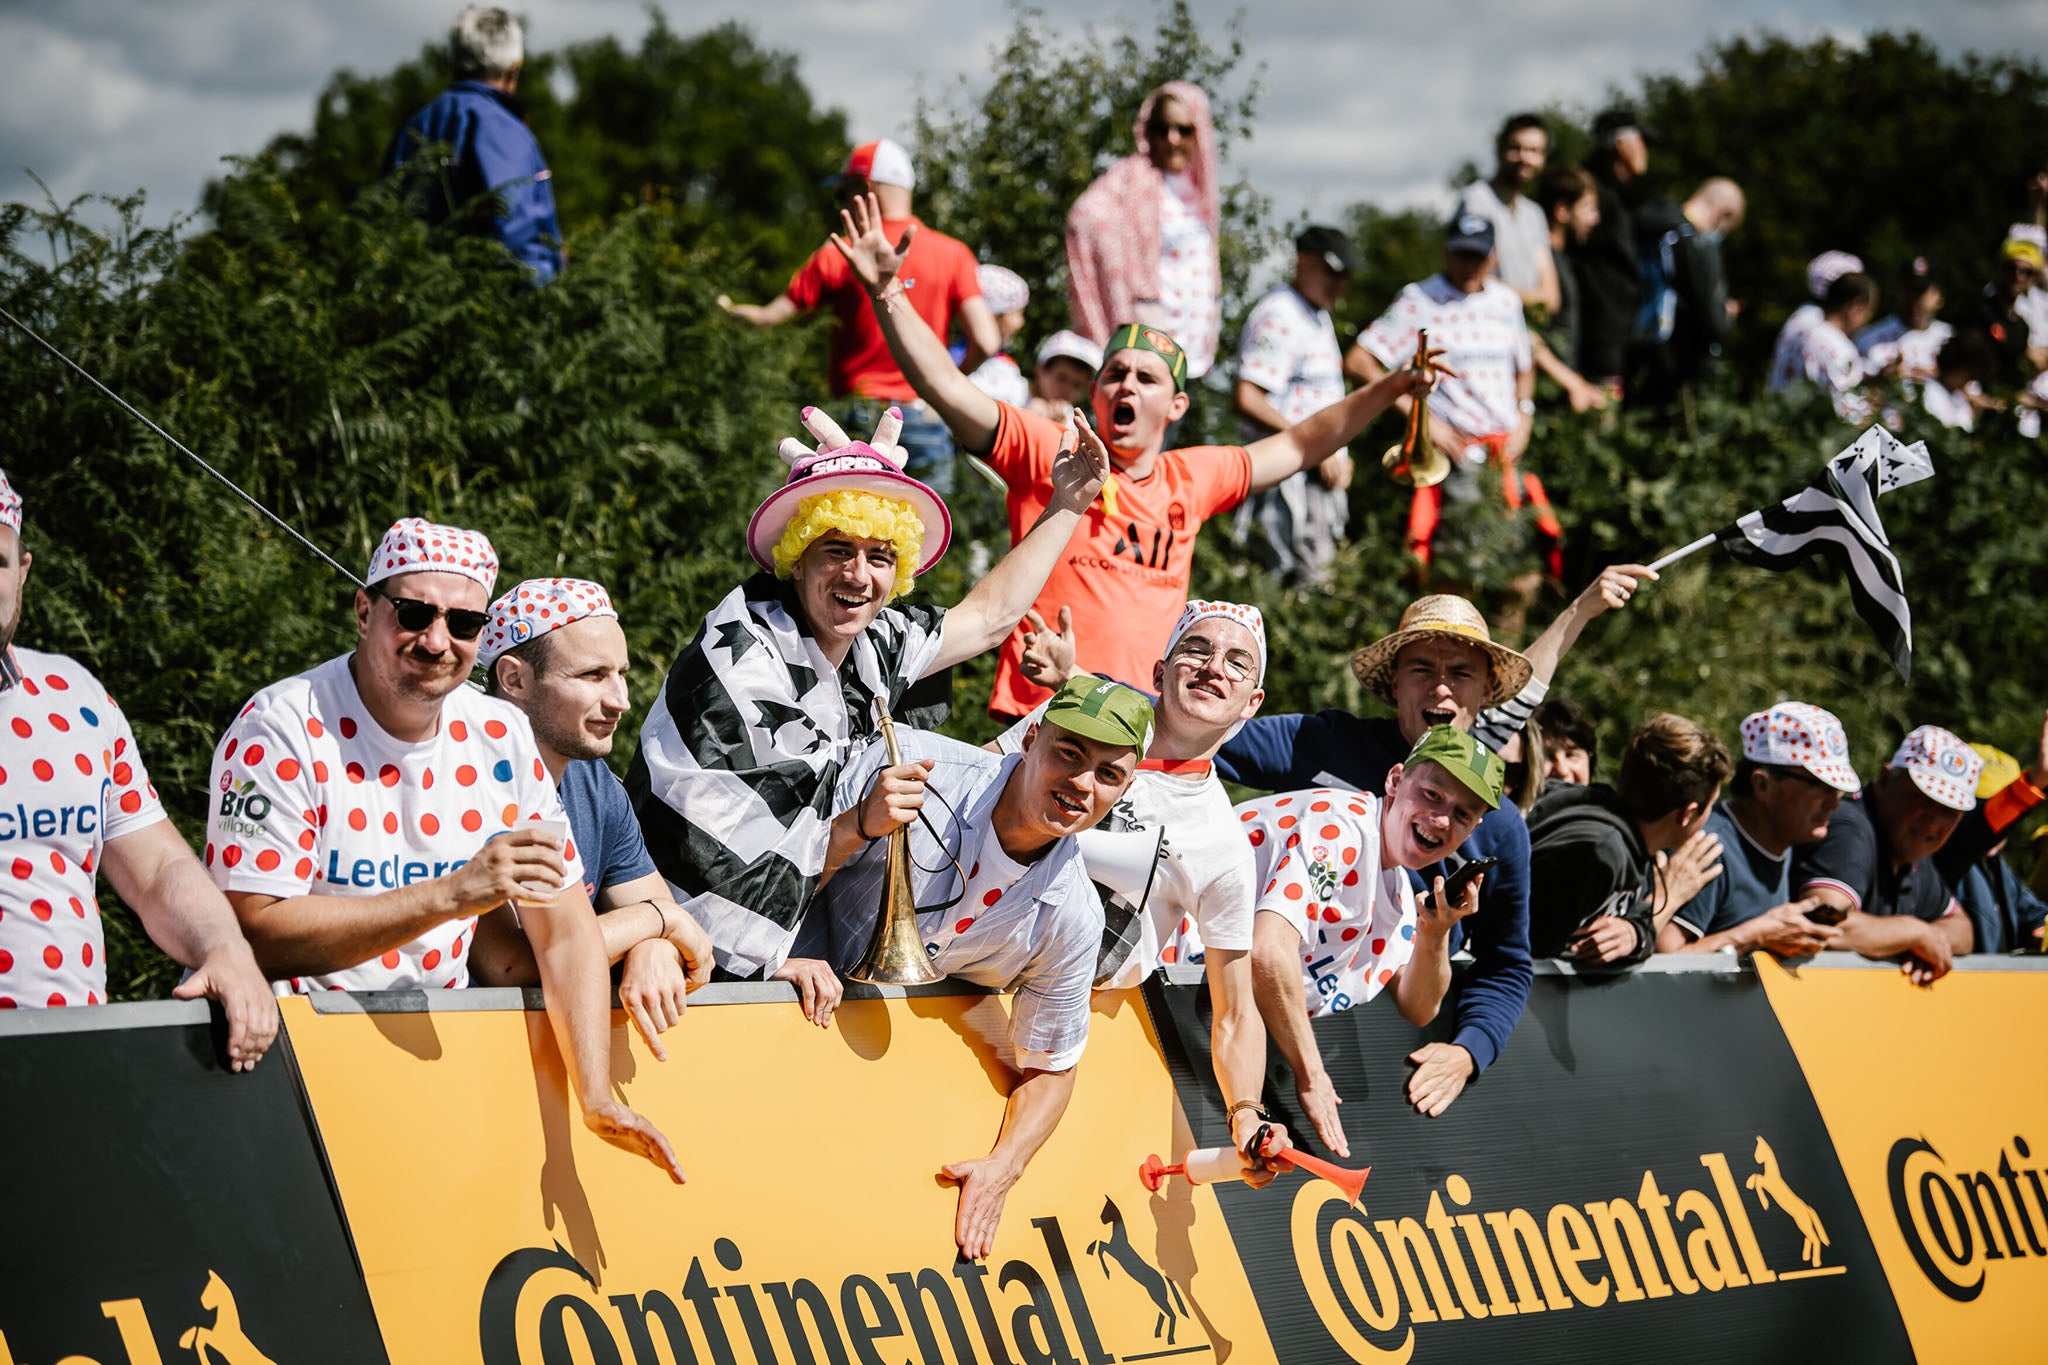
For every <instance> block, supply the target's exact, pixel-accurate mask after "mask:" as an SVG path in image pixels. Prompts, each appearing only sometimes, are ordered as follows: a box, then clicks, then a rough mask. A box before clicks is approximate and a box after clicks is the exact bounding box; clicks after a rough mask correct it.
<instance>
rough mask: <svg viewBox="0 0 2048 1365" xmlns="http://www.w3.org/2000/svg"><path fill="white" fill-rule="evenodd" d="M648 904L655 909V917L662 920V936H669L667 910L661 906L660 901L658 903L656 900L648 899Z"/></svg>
mask: <svg viewBox="0 0 2048 1365" xmlns="http://www.w3.org/2000/svg"><path fill="white" fill-rule="evenodd" d="M647 904H648V905H649V906H650V907H651V908H652V909H653V911H654V917H655V918H656V919H657V920H659V921H661V936H662V937H663V938H667V937H668V914H667V912H666V911H664V910H663V909H662V908H661V906H660V905H659V904H658V903H656V902H655V901H652V900H650V901H648V902H647Z"/></svg>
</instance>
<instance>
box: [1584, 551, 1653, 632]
mask: <svg viewBox="0 0 2048 1365" xmlns="http://www.w3.org/2000/svg"><path fill="white" fill-rule="evenodd" d="M1657 578H1658V574H1657V571H1656V570H1655V569H1652V568H1648V567H1645V566H1644V565H1641V564H1609V565H1608V566H1607V567H1606V568H1604V569H1602V570H1601V571H1600V576H1599V577H1598V578H1596V579H1594V580H1593V581H1592V582H1591V583H1588V584H1587V585H1586V590H1585V591H1584V592H1582V593H1580V594H1579V606H1580V607H1581V608H1583V609H1584V610H1585V613H1586V617H1587V619H1588V620H1590V619H1592V618H1593V617H1595V616H1598V615H1600V614H1601V613H1602V612H1609V611H1617V610H1619V609H1620V608H1622V607H1625V606H1627V605H1628V600H1629V598H1631V597H1633V596H1635V591H1636V589H1637V588H1639V587H1641V586H1642V584H1643V582H1644V581H1645V580H1647V581H1649V582H1651V583H1655V582H1656V581H1657Z"/></svg>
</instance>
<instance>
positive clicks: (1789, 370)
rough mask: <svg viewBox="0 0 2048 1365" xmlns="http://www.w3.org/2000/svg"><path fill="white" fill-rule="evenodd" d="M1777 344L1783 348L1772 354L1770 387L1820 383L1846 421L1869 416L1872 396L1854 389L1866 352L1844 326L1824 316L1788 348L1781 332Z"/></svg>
mask: <svg viewBox="0 0 2048 1365" xmlns="http://www.w3.org/2000/svg"><path fill="white" fill-rule="evenodd" d="M1778 344H1779V347H1780V350H1779V352H1778V354H1776V355H1774V356H1773V357H1772V358H1771V382H1770V387H1771V388H1773V389H1784V388H1790V387H1791V386H1792V385H1794V384H1797V383H1799V382H1800V381H1802V380H1803V381H1805V382H1807V383H1809V384H1818V385H1820V386H1821V387H1822V388H1824V389H1826V390H1827V391H1828V393H1829V395H1830V396H1831V398H1832V399H1833V402H1834V405H1835V411H1836V412H1837V413H1839V414H1840V415H1841V416H1842V418H1843V419H1844V420H1845V421H1850V422H1860V421H1863V420H1866V419H1867V418H1869V417H1870V415H1871V407H1870V402H1869V400H1868V399H1866V398H1864V397H1863V395H1861V394H1859V393H1856V392H1854V390H1855V388H1856V386H1857V385H1858V384H1860V383H1862V382H1863V379H1864V377H1865V374H1866V371H1865V370H1864V366H1863V356H1862V353H1861V352H1859V351H1858V350H1857V349H1856V343H1855V342H1853V341H1851V340H1849V337H1848V335H1847V334H1846V333H1845V332H1843V331H1842V329H1841V328H1839V327H1837V326H1835V324H1834V323H1832V322H1829V321H1828V320H1827V319H1826V318H1825V317H1823V318H1822V319H1821V320H1820V321H1818V322H1816V323H1814V324H1813V325H1812V326H1811V327H1808V328H1805V329H1803V330H1802V331H1801V332H1800V333H1799V334H1798V335H1797V336H1795V337H1793V338H1792V342H1791V345H1790V347H1789V348H1788V347H1786V344H1785V340H1784V337H1783V335H1782V334H1781V335H1780V337H1779V341H1778Z"/></svg>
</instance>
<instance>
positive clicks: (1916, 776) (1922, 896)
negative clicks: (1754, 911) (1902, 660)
mask: <svg viewBox="0 0 2048 1365" xmlns="http://www.w3.org/2000/svg"><path fill="white" fill-rule="evenodd" d="M2042 737H2043V739H2042V749H2041V755H2040V757H2038V758H2036V760H2035V762H2034V766H2033V767H2031V768H2029V769H2028V770H2027V771H2026V772H2025V773H2023V774H2021V776H2019V777H2018V778H2016V779H2014V780H2013V781H2012V782H2010V783H2008V784H2006V785H2005V786H2004V787H2002V788H2001V789H2000V790H1999V791H1998V793H1997V794H1996V795H1994V796H1992V797H1991V798H1990V799H1988V800H1986V801H1983V802H1979V801H1978V799H1977V784H1978V781H1979V780H1980V778H1981V777H1982V775H1983V769H1984V758H1983V756H1982V755H1981V754H1979V753H1978V752H1977V751H1976V750H1974V749H1972V748H1971V747H1970V746H1969V745H1967V744H1965V743H1963V741H1962V740H1960V739H1958V738H1957V737H1956V736H1955V735H1954V734H1952V733H1950V732H1949V731H1947V730H1944V729H1942V728H1941V727H1940V726H1938V725H1923V726H1920V727H1919V728H1918V729H1916V730H1914V731H1913V732H1912V733H1911V734H1909V735H1907V736H1906V738H1905V739H1904V740H1903V741H1902V742H1901V743H1900V745H1899V747H1898V750H1897V752H1895V753H1894V754H1893V755H1892V761H1891V762H1890V763H1887V764H1886V765H1885V766H1884V768H1883V770H1882V771H1880V772H1879V773H1878V775H1877V777H1876V779H1875V780H1874V781H1871V782H1869V783H1866V784H1865V785H1864V788H1863V791H1862V793H1861V794H1860V795H1859V796H1858V797H1856V798H1855V799H1852V800H1848V801H1844V802H1842V804H1841V807H1840V808H1839V809H1838V810H1836V811H1835V813H1834V818H1833V819H1832V820H1830V821H1829V822H1828V832H1827V836H1826V837H1825V838H1823V839H1821V840H1819V841H1818V842H1815V843H1810V844H1805V845H1802V846H1800V847H1798V848H1795V849H1794V850H1793V852H1792V889H1793V894H1795V895H1797V896H1799V897H1801V898H1812V899H1815V900H1818V901H1820V902H1821V903H1822V904H1823V905H1825V906H1828V907H1830V908H1831V909H1832V910H1833V911H1834V912H1835V913H1837V914H1839V915H1841V916H1843V918H1842V921H1841V924H1842V936H1841V938H1840V939H1838V940H1837V941H1836V942H1835V943H1834V945H1833V946H1834V947H1836V948H1842V949H1847V950H1849V951H1851V952H1857V953H1861V954H1863V956H1865V957H1873V958H1897V959H1898V960H1899V967H1900V970H1901V971H1903V972H1905V973H1906V975H1907V976H1908V977H1909V978H1911V979H1912V980H1913V981H1914V982H1915V983H1916V984H1920V985H1926V984H1928V983H1930V982H1933V981H1936V980H1938V979H1940V978H1941V977H1943V976H1946V975H1947V974H1948V971H1949V969H1950V967H1952V966H1953V965H1954V958H1955V955H1956V954H1958V953H1967V952H1970V951H1971V950H1972V948H1973V947H1974V946H1975V933H1974V931H1973V928H1972V926H1971V923H1970V917H1969V916H1968V915H1966V914H1964V913H1963V911H1962V907H1961V906H1960V905H1958V904H1957V903H1956V899H1955V896H1954V895H1953V894H1952V891H1951V888H1952V887H1954V886H1957V885H1960V884H1961V882H1962V879H1963V876H1964V874H1965V873H1966V872H1967V871H1968V869H1969V867H1970V866H1971V864H1973V863H1975V862H1976V861H1977V860H1978V859H1980V858H1982V857H1983V856H1984V854H1985V853H1986V852H1988V851H1989V850H1990V848H1991V847H1992V845H1993V844H1995V843H1996V842H1997V841H1998V840H1999V839H2000V838H2001V837H2002V836H2003V835H2004V834H2005V833H2007V832H2008V830H2009V829H2010V827H2011V826H2012V824H2013V823H2014V822H2015V821H2016V820H2018V819H2019V817H2020V816H2021V815H2024V814H2025V813H2026V812H2027V811H2028V810H2030V809H2032V808H2033V807H2034V806H2036V805H2038V804H2040V802H2041V799H2042V790H2043V788H2044V787H2048V718H2044V722H2043V731H2042Z"/></svg>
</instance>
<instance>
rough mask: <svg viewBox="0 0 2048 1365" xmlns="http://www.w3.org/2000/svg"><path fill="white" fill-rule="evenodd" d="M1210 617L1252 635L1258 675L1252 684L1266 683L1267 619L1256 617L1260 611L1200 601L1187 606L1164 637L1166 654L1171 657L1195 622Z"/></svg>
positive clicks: (1241, 605)
mask: <svg viewBox="0 0 2048 1365" xmlns="http://www.w3.org/2000/svg"><path fill="white" fill-rule="evenodd" d="M1212 616H1221V617H1224V618H1225V619H1227V620H1231V621H1235V622H1237V623H1238V624H1239V625H1241V626H1243V627H1244V628H1245V629H1246V630H1249V631H1250V632H1251V633H1252V638H1253V639H1254V640H1257V641H1258V642H1259V672H1258V677H1257V678H1256V679H1255V681H1257V682H1259V683H1264V682H1265V681H1266V618H1265V617H1263V616H1261V615H1259V609H1258V608H1257V607H1253V606H1247V605H1245V604H1244V603H1242V602H1207V601H1203V600H1201V599H1199V598H1197V599H1195V600H1192V601H1190V602H1189V603H1188V605H1187V609H1186V610H1184V611H1182V612H1181V614H1180V620H1178V621H1176V622H1175V623H1174V626H1173V634H1171V635H1169V636H1167V637H1166V653H1167V656H1168V657H1171V656H1172V654H1173V647H1174V646H1175V645H1177V644H1179V643H1180V637H1181V636H1183V635H1185V634H1187V633H1188V632H1189V631H1190V630H1192V629H1194V626H1195V622H1197V621H1206V620H1208V619H1209V618H1210V617H1212Z"/></svg>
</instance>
